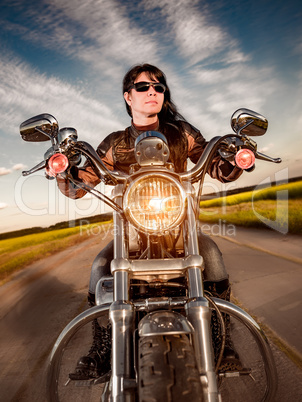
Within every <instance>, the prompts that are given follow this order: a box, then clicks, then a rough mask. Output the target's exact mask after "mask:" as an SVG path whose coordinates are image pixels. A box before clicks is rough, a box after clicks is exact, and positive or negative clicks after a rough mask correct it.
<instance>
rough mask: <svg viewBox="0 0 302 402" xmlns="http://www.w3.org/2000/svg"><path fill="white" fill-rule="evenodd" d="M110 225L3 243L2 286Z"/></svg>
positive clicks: (0, 243)
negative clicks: (26, 269)
mask: <svg viewBox="0 0 302 402" xmlns="http://www.w3.org/2000/svg"><path fill="white" fill-rule="evenodd" d="M107 224H110V222H101V223H100V224H95V223H94V224H90V225H85V226H76V227H73V228H67V229H59V230H53V231H49V232H43V233H36V234H30V235H26V236H22V237H16V238H12V239H7V240H0V284H1V285H3V283H5V282H6V281H7V280H8V279H9V278H10V276H11V275H12V274H13V273H14V272H16V271H18V270H21V269H23V268H25V267H26V266H27V265H29V264H31V263H33V262H35V261H38V260H40V259H42V258H44V257H46V256H49V255H51V254H54V253H56V252H58V251H61V250H64V249H65V248H67V247H70V246H72V245H75V244H78V243H81V242H82V241H84V240H86V239H87V238H88V237H89V236H90V235H91V233H100V232H101V231H104V230H105V229H106V227H107ZM96 228H97V229H98V230H96Z"/></svg>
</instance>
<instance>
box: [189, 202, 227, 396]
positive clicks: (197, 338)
mask: <svg viewBox="0 0 302 402" xmlns="http://www.w3.org/2000/svg"><path fill="white" fill-rule="evenodd" d="M193 205H194V203H193V199H192V197H191V196H189V197H188V206H187V224H186V237H187V239H188V241H187V253H188V254H189V255H198V254H199V247H198V236H197V225H196V219H195V214H194V208H193ZM203 269H204V264H202V266H200V267H191V268H189V269H188V271H187V274H188V288H189V302H188V303H187V304H186V305H185V310H186V314H187V317H188V320H189V321H190V322H191V324H192V325H193V327H194V333H193V345H194V350H195V357H196V362H197V367H198V370H199V374H200V380H201V383H202V386H203V391H204V392H203V393H204V395H203V396H204V401H206V402H218V401H220V400H221V396H220V393H219V390H218V384H217V377H216V373H215V363H214V352H213V347H212V334H211V327H210V322H211V309H210V308H209V302H208V300H207V299H206V298H205V297H204V289H203V281H202V271H203Z"/></svg>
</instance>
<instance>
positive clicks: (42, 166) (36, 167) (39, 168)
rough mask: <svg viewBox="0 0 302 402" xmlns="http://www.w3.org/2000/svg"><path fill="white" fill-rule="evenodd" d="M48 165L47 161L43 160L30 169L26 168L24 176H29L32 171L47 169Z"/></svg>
mask: <svg viewBox="0 0 302 402" xmlns="http://www.w3.org/2000/svg"><path fill="white" fill-rule="evenodd" d="M45 167H46V161H42V162H40V163H38V165H36V166H34V167H33V168H31V169H30V170H24V171H23V172H22V176H29V175H30V174H32V173H35V172H38V171H39V170H42V169H45Z"/></svg>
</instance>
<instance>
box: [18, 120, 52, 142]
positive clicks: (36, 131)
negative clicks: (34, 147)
mask: <svg viewBox="0 0 302 402" xmlns="http://www.w3.org/2000/svg"><path fill="white" fill-rule="evenodd" d="M57 133H58V122H57V120H56V119H55V118H54V117H53V116H52V115H51V114H39V115H38V116H35V117H31V118H30V119H28V120H25V121H24V122H23V123H21V124H20V134H21V137H22V139H23V140H24V141H30V142H41V141H49V140H53V139H54V138H55V137H56V135H57Z"/></svg>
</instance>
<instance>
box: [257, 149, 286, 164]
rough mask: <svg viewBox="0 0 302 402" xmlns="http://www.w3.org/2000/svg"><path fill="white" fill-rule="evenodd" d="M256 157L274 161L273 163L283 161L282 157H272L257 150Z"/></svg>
mask: <svg viewBox="0 0 302 402" xmlns="http://www.w3.org/2000/svg"><path fill="white" fill-rule="evenodd" d="M255 157H256V159H260V160H262V161H266V162H273V163H281V162H282V159H281V158H272V157H271V156H268V155H265V154H262V153H261V152H258V151H257V152H256V153H255Z"/></svg>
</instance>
